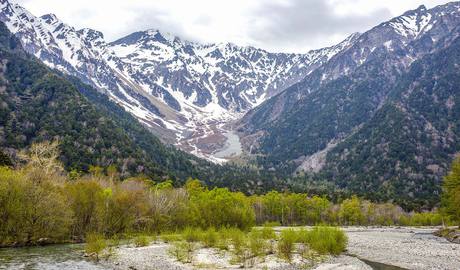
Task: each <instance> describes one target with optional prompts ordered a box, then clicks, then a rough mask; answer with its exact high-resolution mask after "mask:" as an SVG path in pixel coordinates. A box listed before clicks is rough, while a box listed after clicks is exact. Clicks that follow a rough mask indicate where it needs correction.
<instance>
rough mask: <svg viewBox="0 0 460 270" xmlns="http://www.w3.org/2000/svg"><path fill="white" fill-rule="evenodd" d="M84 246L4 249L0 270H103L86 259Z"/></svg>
mask: <svg viewBox="0 0 460 270" xmlns="http://www.w3.org/2000/svg"><path fill="white" fill-rule="evenodd" d="M83 248H84V246H83V245H82V244H68V245H50V246H45V247H25V248H2V249H0V269H2V270H3V269H8V270H13V269H14V270H18V269H24V270H42V269H45V270H60V269H69V270H102V269H106V268H104V267H102V266H101V265H98V264H97V263H96V262H94V261H92V260H90V259H87V258H84V257H83V256H82V254H83Z"/></svg>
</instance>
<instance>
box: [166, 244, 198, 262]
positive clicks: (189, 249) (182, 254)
mask: <svg viewBox="0 0 460 270" xmlns="http://www.w3.org/2000/svg"><path fill="white" fill-rule="evenodd" d="M196 248H197V247H196V243H193V242H184V241H180V242H173V243H172V245H171V247H170V248H169V249H168V253H169V254H171V255H172V256H173V257H174V258H176V260H178V261H180V262H182V263H191V262H192V260H193V254H194V252H195V250H196Z"/></svg>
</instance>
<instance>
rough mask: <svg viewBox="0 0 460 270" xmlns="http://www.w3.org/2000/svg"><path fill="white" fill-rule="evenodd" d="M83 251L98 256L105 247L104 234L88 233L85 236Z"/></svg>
mask: <svg viewBox="0 0 460 270" xmlns="http://www.w3.org/2000/svg"><path fill="white" fill-rule="evenodd" d="M85 241H86V244H85V252H86V253H87V254H89V255H93V254H94V255H95V256H96V257H98V256H99V255H100V254H101V252H102V251H104V249H106V248H107V241H106V239H105V238H104V236H102V235H100V234H97V233H89V234H87V235H86V238H85Z"/></svg>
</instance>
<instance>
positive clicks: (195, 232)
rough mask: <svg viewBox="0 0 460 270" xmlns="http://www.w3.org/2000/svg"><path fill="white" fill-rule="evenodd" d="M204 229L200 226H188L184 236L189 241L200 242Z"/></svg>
mask: <svg viewBox="0 0 460 270" xmlns="http://www.w3.org/2000/svg"><path fill="white" fill-rule="evenodd" d="M202 235H203V231H202V230H201V229H200V228H196V227H194V228H192V227H187V228H185V230H184V231H183V232H182V237H183V238H184V240H185V241H187V242H189V243H193V242H199V241H200V240H201V239H202Z"/></svg>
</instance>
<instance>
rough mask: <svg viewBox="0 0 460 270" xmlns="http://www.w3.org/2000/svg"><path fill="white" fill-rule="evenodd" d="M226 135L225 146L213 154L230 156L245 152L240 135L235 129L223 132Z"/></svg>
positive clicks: (218, 156)
mask: <svg viewBox="0 0 460 270" xmlns="http://www.w3.org/2000/svg"><path fill="white" fill-rule="evenodd" d="M223 135H224V136H225V137H226V141H225V146H224V147H223V148H222V149H220V150H219V151H217V152H216V153H214V154H213V156H214V157H216V158H230V157H234V156H238V155H240V154H241V153H242V152H243V148H242V146H241V142H240V137H239V136H238V135H237V134H236V133H235V132H234V131H233V130H229V131H227V132H225V133H224V134H223Z"/></svg>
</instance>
